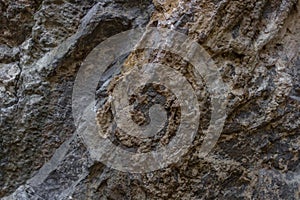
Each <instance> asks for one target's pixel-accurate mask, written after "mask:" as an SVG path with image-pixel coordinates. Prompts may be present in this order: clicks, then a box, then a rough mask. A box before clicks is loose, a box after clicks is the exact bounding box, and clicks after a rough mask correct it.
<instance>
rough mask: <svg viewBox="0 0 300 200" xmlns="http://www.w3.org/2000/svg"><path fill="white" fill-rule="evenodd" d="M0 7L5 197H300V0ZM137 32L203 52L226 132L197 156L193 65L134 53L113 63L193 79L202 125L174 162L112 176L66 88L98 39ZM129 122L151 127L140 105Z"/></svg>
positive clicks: (0, 159)
mask: <svg viewBox="0 0 300 200" xmlns="http://www.w3.org/2000/svg"><path fill="white" fill-rule="evenodd" d="M0 9H1V12H2V15H1V17H0V24H1V25H0V27H1V29H0V32H1V35H0V99H1V101H0V109H1V113H0V133H1V137H0V139H1V145H0V165H1V168H0V186H1V187H0V197H3V199H30V200H31V199H59V200H60V199H299V198H300V181H299V176H300V162H299V149H300V132H299V126H300V120H299V116H300V89H299V86H300V57H299V50H300V41H299V39H300V34H299V32H300V25H299V24H300V23H299V22H300V21H299V19H300V3H299V1H297V0H282V1H268V0H256V1H254V0H246V1H244V0H238V1H228V0H221V1H215V0H204V1H198V0H192V1H187V0H176V1H173V0H153V1H148V0H143V1H135V0H129V1H128V0H105V1H94V0H93V1H76V0H43V1H33V0H32V1H31V0H20V1H11V2H8V1H4V0H2V1H0ZM137 27H158V28H169V29H172V30H176V31H178V32H181V33H184V34H186V35H188V37H190V38H192V39H193V40H194V41H195V42H198V44H200V45H201V46H202V47H203V48H204V49H205V50H206V51H207V52H208V53H209V55H210V56H211V58H212V59H213V60H214V62H215V64H216V66H217V68H218V71H219V72H220V74H221V76H222V80H223V82H224V83H226V84H227V85H228V88H229V94H228V97H227V101H228V105H227V108H226V112H227V118H226V121H225V125H224V129H223V131H222V134H221V136H220V138H219V140H218V143H217V145H216V146H215V147H214V148H213V150H212V151H211V152H210V154H209V155H208V156H206V157H205V158H201V157H199V156H198V155H199V150H200V146H201V142H203V140H202V136H203V134H204V133H205V129H207V126H208V123H209V118H210V115H211V110H210V108H211V105H210V103H209V102H210V98H209V92H207V90H206V87H205V80H204V79H203V80H194V79H193V75H192V74H193V73H192V72H191V71H189V69H190V68H189V67H190V64H189V63H187V62H186V61H184V60H183V59H181V58H178V57H176V55H175V56H174V55H173V54H172V53H169V52H161V51H155V50H154V51H152V52H151V54H150V55H147V56H148V57H145V54H143V51H135V52H132V53H131V54H130V55H126V56H125V57H122V58H120V60H119V61H121V63H122V64H124V67H125V68H126V70H128V69H130V67H131V66H133V65H134V64H137V63H139V64H145V63H149V62H150V63H151V62H154V61H155V62H159V63H163V64H166V65H170V66H172V67H173V68H175V69H176V70H178V71H180V72H181V73H182V74H184V75H186V76H187V77H189V80H193V81H195V83H193V81H190V82H191V83H192V85H193V86H194V88H196V90H197V91H198V94H199V98H198V99H199V108H200V110H201V119H200V125H199V127H200V128H199V131H198V134H197V136H196V138H195V140H194V142H193V145H192V146H191V147H190V149H189V151H188V153H186V154H185V155H184V156H183V157H182V158H181V160H180V161H179V162H177V163H174V164H172V165H170V166H168V167H166V168H163V169H160V170H157V171H153V172H148V173H141V174H138V173H126V172H120V171H117V170H115V169H113V168H110V167H107V166H105V165H104V164H103V163H100V162H97V161H95V160H94V159H92V158H91V156H90V154H89V152H88V149H87V147H86V145H85V143H84V141H83V140H82V138H81V137H80V130H77V131H76V128H75V125H74V121H73V117H72V89H73V85H74V81H75V77H76V74H77V72H78V69H79V67H80V65H81V64H82V62H83V61H84V59H85V58H86V56H87V55H88V54H89V52H91V51H92V49H93V48H94V47H96V46H97V45H98V44H99V43H101V42H102V41H104V40H105V39H107V38H109V37H111V36H113V35H115V34H117V33H120V32H123V31H126V30H129V29H133V28H137ZM118 63H120V62H117V64H116V63H115V64H114V65H113V66H111V69H113V70H111V71H109V72H107V74H106V78H104V80H101V81H100V86H99V88H100V89H99V90H98V91H97V97H98V98H102V97H103V95H104V96H105V95H106V96H105V98H106V97H107V96H109V94H110V91H108V94H103V90H101V83H102V84H103V83H104V82H106V81H109V82H110V86H111V88H110V89H111V90H113V86H114V84H113V83H114V80H116V81H117V79H118V78H120V77H122V75H124V74H125V72H126V70H124V71H125V72H124V71H122V69H121V70H120V68H121V66H122V65H118ZM116 71H118V75H117V78H116V79H115V78H114V77H112V76H113V75H115V73H116ZM197 84H199V85H197ZM157 88H159V89H161V88H160V87H158V86H156V85H151V86H147V88H146V90H149V91H150V90H151V91H152V90H158V89H157ZM146 94H147V92H146ZM155 94H156V96H159V95H160V94H167V95H170V92H169V91H164V90H162V91H157V92H156V93H155ZM101 95H102V96H101ZM143 95H144V94H143ZM143 95H141V96H136V97H135V99H134V100H136V99H138V98H139V97H143ZM155 98H156V97H153V99H155ZM166 99H167V100H166V101H168V102H171V103H170V105H173V107H172V106H171V107H172V109H170V110H168V112H169V113H168V116H171V117H174V119H177V118H176V116H177V117H178V116H179V117H180V111H179V109H178V107H176V106H175V103H174V102H173V100H172V98H171V97H168V98H166ZM98 100H99V99H98ZM99 102H101V101H100V100H99ZM107 106H109V105H107ZM104 107H105V106H104ZM105 108H106V110H105V109H104V112H101V111H103V110H101V109H99V110H98V117H99V118H98V120H99V122H100V124H102V125H103V126H106V127H108V125H107V123H108V122H111V121H110V120H107V119H110V118H111V115H110V114H111V113H108V112H106V111H107V110H108V109H107V107H105ZM140 111H144V110H140ZM133 116H134V119H133V120H134V121H135V122H137V123H138V124H139V123H140V125H141V124H144V123H148V122H147V120H149V117H148V116H147V115H143V114H142V113H140V112H139V110H136V111H135V112H134V113H133ZM170 123H171V125H169V126H168V127H167V130H168V131H169V132H167V134H166V135H167V136H168V137H164V136H161V137H158V138H156V139H157V141H158V142H161V140H163V142H162V144H164V143H167V142H168V141H169V140H168V138H169V139H171V137H172V131H174V130H175V129H176V128H177V127H178V121H176V120H173V121H170ZM110 139H112V140H116V141H117V139H118V142H119V143H122V142H123V143H124V146H125V147H127V148H130V149H132V148H135V146H138V145H140V146H141V147H143V148H140V149H142V150H141V151H144V150H147V149H151V148H152V147H151V148H150V146H149V145H148V143H147V144H146V143H145V144H144V143H142V142H139V141H135V140H134V139H133V138H130V137H127V136H124V135H122V134H121V133H117V132H116V133H114V135H113V136H112V137H111V138H110ZM157 141H154V142H157ZM147 142H149V141H147ZM151 142H153V141H151ZM143 145H144V146H143ZM147 145H148V146H147ZM136 150H137V151H139V148H136Z"/></svg>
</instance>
